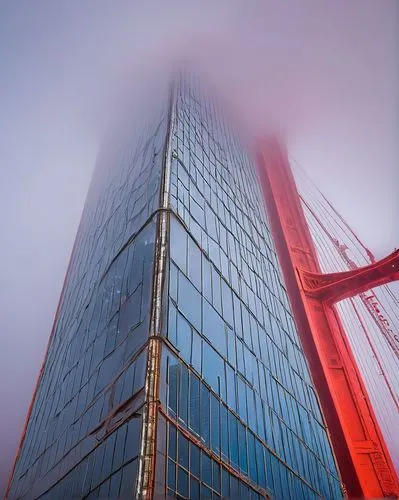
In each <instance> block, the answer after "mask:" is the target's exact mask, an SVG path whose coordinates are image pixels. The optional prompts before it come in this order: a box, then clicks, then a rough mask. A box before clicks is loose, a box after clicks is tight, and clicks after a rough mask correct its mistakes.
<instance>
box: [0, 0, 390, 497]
mask: <svg viewBox="0 0 399 500" xmlns="http://www.w3.org/2000/svg"><path fill="white" fill-rule="evenodd" d="M398 9H399V5H398V2H397V0H380V1H378V2H377V1H375V0H352V1H351V2H348V1H347V0H335V1H329V0H291V1H289V0H283V1H266V0H263V1H255V0H253V1H241V2H237V1H230V2H225V1H220V2H215V1H213V2H211V1H206V0H202V1H198V2H196V1H192V2H188V1H185V2H183V1H181V2H177V1H169V2H167V3H165V2H161V1H159V2H149V1H146V2H142V3H140V2H132V1H127V0H119V1H118V2H110V1H103V0H91V1H90V0H87V1H86V2H83V1H82V0H68V1H61V0H58V1H57V0H47V1H46V0H36V1H35V2H32V1H31V0H25V1H22V0H9V1H3V2H1V4H0V75H1V78H0V231H1V232H0V234H1V240H0V241H1V245H0V335H1V340H0V341H1V345H0V372H1V373H0V401H1V402H2V412H1V415H0V474H1V476H0V482H1V485H2V487H4V484H5V482H6V479H7V476H8V474H9V471H10V466H11V463H12V460H13V456H14V453H15V451H16V447H17V442H18V439H19V437H20V433H21V431H22V427H23V422H24V420H25V416H26V412H27V408H28V405H29V402H30V398H31V395H32V391H33V388H34V385H35V382H36V378H37V375H38V372H39V368H40V364H41V362H42V358H43V353H44V350H45V346H46V343H47V340H48V337H49V334H50V330H51V324H52V321H53V317H54V313H55V309H56V304H57V301H58V297H59V293H60V290H61V286H62V281H63V277H64V274H65V271H66V266H67V262H68V257H69V254H70V251H71V247H72V244H73V240H74V237H75V234H76V229H77V225H78V222H79V218H80V214H81V211H82V208H83V203H84V199H85V195H86V192H87V188H88V183H89V181H90V177H91V174H92V169H93V166H94V163H95V158H96V154H97V150H98V148H99V145H100V143H101V139H102V137H103V134H104V131H105V129H106V128H107V126H108V124H109V123H110V122H111V121H112V117H113V116H115V115H118V113H119V111H120V110H121V108H123V107H124V102H125V99H130V98H131V97H132V96H134V95H137V96H139V95H140V92H143V89H144V90H145V85H146V84H147V83H148V82H150V81H155V79H157V78H161V77H162V75H165V74H166V73H167V72H168V71H169V70H170V69H171V68H175V67H178V65H179V64H180V63H181V62H183V61H185V62H186V61H189V62H190V64H192V65H193V66H195V67H196V68H198V71H200V72H202V73H203V74H204V76H205V77H206V79H207V80H208V81H209V82H211V83H212V85H214V86H215V89H217V90H218V91H219V92H221V93H222V94H223V96H224V97H225V98H226V99H227V100H228V101H229V102H230V103H231V105H232V107H233V109H234V112H235V113H236V114H237V116H238V117H239V119H240V120H241V123H242V124H243V125H244V128H245V129H246V131H247V132H248V133H250V134H252V135H253V136H261V135H262V134H266V133H268V132H269V131H270V130H274V129H276V128H277V129H279V130H284V133H285V134H286V137H287V140H288V145H289V149H290V152H291V154H292V155H293V156H294V158H295V159H296V160H297V161H298V162H299V163H300V164H301V165H302V166H303V167H304V168H305V169H306V170H307V172H308V173H309V174H310V175H311V176H312V177H313V179H314V180H315V182H316V183H317V184H318V185H319V186H320V188H321V189H322V190H323V191H324V192H325V193H326V195H327V196H328V197H329V198H330V200H331V201H332V203H333V204H335V206H336V207H337V208H338V210H339V211H340V212H341V213H342V214H343V216H344V217H345V218H346V219H347V220H348V222H349V223H350V224H351V225H352V227H353V228H354V229H355V230H356V231H357V233H358V234H359V235H360V237H361V238H362V239H363V240H364V242H365V243H366V244H367V245H368V246H369V247H370V248H371V249H372V250H373V251H374V252H375V253H376V255H377V256H379V257H381V256H383V255H384V254H385V253H388V252H390V251H392V250H393V248H394V247H395V246H397V242H398V239H399V223H398V217H397V214H398V208H399V207H398V201H397V189H398V185H399V183H398V181H399V172H398V160H399V151H398V146H397V145H396V142H397V141H396V138H397V136H398V120H399V96H398V88H399V66H398V48H397V47H398V46H399V43H398V42H399V40H398ZM0 489H1V487H0Z"/></svg>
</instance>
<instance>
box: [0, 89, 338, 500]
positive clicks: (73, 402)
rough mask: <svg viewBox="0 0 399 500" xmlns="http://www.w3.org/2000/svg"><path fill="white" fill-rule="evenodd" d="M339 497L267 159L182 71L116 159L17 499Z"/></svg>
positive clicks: (65, 296) (24, 457) (60, 327)
mask: <svg viewBox="0 0 399 500" xmlns="http://www.w3.org/2000/svg"><path fill="white" fill-rule="evenodd" d="M165 496H170V497H177V498H191V499H195V498H220V497H224V498H261V497H272V498H278V499H287V498H295V499H309V498H315V497H323V498H341V497H342V496H343V493H342V490H341V485H340V479H339V475H338V472H337V468H336V463H335V460H334V456H333V452H332V449H331V445H330V441H329V438H328V433H327V430H326V427H325V424H324V421H323V417H322V415H321V412H320V408H319V403H318V399H317V397H316V395H315V391H314V388H313V385H312V381H311V379H310V376H309V370H308V366H307V363H306V360H305V358H304V354H303V351H302V348H301V344H300V341H299V338H298V334H297V332H296V328H295V324H294V321H293V317H292V313H291V308H290V305H289V303H288V299H287V294H286V290H285V288H284V283H283V279H282V275H281V271H280V267H279V264H278V261H277V256H276V251H275V248H274V244H273V239H272V236H271V233H270V229H269V224H268V219H267V215H266V213H265V209H264V204H263V199H262V195H261V191H260V188H259V184H258V178H257V174H256V170H255V168H254V164H253V162H252V160H251V157H250V155H249V153H248V152H247V151H246V148H245V147H243V145H242V144H240V142H239V140H238V139H237V137H236V135H235V134H234V133H233V132H232V130H231V127H229V126H228V125H227V123H226V120H225V118H224V117H223V113H222V111H221V108H220V106H219V105H218V104H217V103H216V102H215V100H212V99H208V98H206V97H204V95H203V94H202V92H201V90H200V89H198V87H197V86H196V84H195V83H192V82H189V81H188V79H180V80H179V82H178V83H176V84H175V85H174V86H173V91H172V92H171V95H170V96H169V97H168V98H165V99H164V100H163V102H162V103H161V104H160V105H159V106H155V105H154V106H152V108H151V112H150V113H148V115H147V116H146V117H145V119H141V120H138V121H137V120H136V121H135V123H134V124H133V125H132V124H129V122H126V123H125V126H124V129H123V133H121V134H120V133H115V134H114V136H113V137H112V138H111V139H110V140H109V141H108V142H107V143H106V145H105V146H104V148H103V151H102V152H101V154H100V156H99V160H98V164H97V167H96V170H95V174H94V177H93V180H92V183H91V187H90V190H89V194H88V198H87V202H86V205H85V208H84V213H83V216H82V221H81V224H80V227H79V230H78V234H77V238H76V242H75V246H74V249H73V253H72V257H71V262H70V265H69V269H68V273H67V277H66V281H65V285H64V289H63V292H62V296H61V300H60V305H59V308H58V311H57V314H56V319H55V324H54V329H53V332H52V336H51V339H50V343H49V347H48V352H47V355H46V359H45V363H44V365H43V368H42V372H41V375H40V378H39V382H38V385H37V389H36V392H35V395H34V399H33V403H32V406H31V410H30V414H29V417H28V421H27V427H26V431H25V434H24V437H23V440H22V444H21V447H20V450H19V454H18V457H17V461H16V464H15V468H14V472H13V476H12V479H11V483H10V488H9V492H8V498H11V499H14V498H26V499H33V498H49V499H53V498H54V499H60V498H66V499H69V498H132V497H137V498H152V497H154V498H163V497H165Z"/></svg>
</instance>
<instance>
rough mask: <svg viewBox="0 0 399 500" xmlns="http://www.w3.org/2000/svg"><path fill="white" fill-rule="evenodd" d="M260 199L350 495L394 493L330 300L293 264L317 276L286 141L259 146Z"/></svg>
mask: <svg viewBox="0 0 399 500" xmlns="http://www.w3.org/2000/svg"><path fill="white" fill-rule="evenodd" d="M257 158H258V167H259V174H260V178H261V184H262V189H263V193H264V197H265V204H266V208H267V211H268V214H269V218H270V222H271V228H272V232H273V234H274V240H275V243H276V248H277V252H278V255H279V260H280V263H281V267H282V270H283V274H284V277H285V282H286V286H287V290H288V294H289V298H290V301H291V305H292V309H293V312H294V316H295V320H296V323H297V327H298V332H299V334H300V337H301V341H302V344H303V348H304V351H305V354H306V356H307V359H308V363H309V367H310V370H311V373H312V378H313V381H314V384H315V386H316V389H317V392H318V395H319V399H320V403H321V406H322V409H323V413H324V417H325V420H326V423H327V426H328V429H329V432H330V437H331V442H332V445H333V448H334V452H335V456H336V458H337V462H338V466H339V469H340V473H341V477H342V480H343V482H344V484H345V487H346V490H347V492H348V496H349V497H352V498H353V497H357V498H358V497H374V498H375V497H384V496H393V497H397V496H398V494H399V486H398V479H397V476H396V473H395V470H394V468H393V465H392V461H391V457H390V455H389V453H388V451H387V448H386V445H385V442H384V439H383V437H382V434H381V431H380V429H379V426H378V423H377V421H376V418H375V415H374V411H373V408H372V406H371V403H370V400H369V397H368V395H367V392H366V389H365V386H364V383H363V381H362V378H361V375H360V372H359V370H358V367H357V365H356V361H355V359H354V357H353V354H352V351H351V348H350V346H349V344H348V341H347V339H346V337H345V332H344V329H343V327H342V325H341V322H340V320H339V317H338V314H337V313H336V311H335V309H334V307H333V306H331V305H329V304H327V303H326V302H325V301H324V300H322V299H320V298H319V297H314V296H309V295H307V294H306V292H305V290H304V288H303V283H302V281H301V278H300V273H299V272H298V270H299V269H301V270H302V271H306V272H307V273H314V274H315V275H321V271H320V267H319V264H318V260H317V256H316V251H315V248H314V245H313V241H312V238H311V235H310V232H309V228H308V226H307V223H306V219H305V216H304V214H303V211H302V206H301V202H300V199H299V195H298V192H297V189H296V185H295V181H294V178H293V175H292V172H291V169H290V166H289V162H288V157H287V154H286V151H285V150H284V148H283V147H282V146H281V145H280V144H279V143H278V141H276V140H275V139H269V140H266V141H263V142H262V143H260V144H259V146H258V154H257Z"/></svg>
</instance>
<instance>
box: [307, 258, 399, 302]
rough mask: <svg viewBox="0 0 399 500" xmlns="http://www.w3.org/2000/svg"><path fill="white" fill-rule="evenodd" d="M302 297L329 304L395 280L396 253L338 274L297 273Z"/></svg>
mask: <svg viewBox="0 0 399 500" xmlns="http://www.w3.org/2000/svg"><path fill="white" fill-rule="evenodd" d="M299 275H300V278H301V282H302V288H303V290H304V291H305V293H306V295H308V296H309V297H314V298H317V299H319V300H322V301H324V302H328V303H329V304H332V303H334V302H338V301H340V300H343V299H347V298H349V297H353V296H354V295H359V294H360V293H363V292H365V291H366V290H370V288H375V287H377V286H381V285H385V284H387V283H390V282H392V281H397V280H399V250H396V251H395V252H393V253H391V254H390V255H388V257H385V258H384V259H381V260H378V261H376V262H374V263H373V264H369V265H368V266H364V267H358V268H356V269H351V270H350V271H343V272H338V273H329V274H321V273H313V272H309V271H306V270H302V271H299Z"/></svg>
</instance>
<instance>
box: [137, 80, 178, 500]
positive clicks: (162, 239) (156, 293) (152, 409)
mask: <svg viewBox="0 0 399 500" xmlns="http://www.w3.org/2000/svg"><path fill="white" fill-rule="evenodd" d="M167 120H168V127H167V133H166V139H165V150H164V158H163V165H162V181H161V190H160V205H161V207H160V209H161V210H160V213H159V215H158V221H157V228H156V245H155V262H154V274H153V287H152V297H151V313H150V331H149V341H148V354H147V368H146V380H145V405H144V410H143V423H142V436H141V446H140V458H139V469H138V475H137V487H136V498H148V499H150V498H152V497H153V493H154V476H155V460H156V445H157V443H156V440H157V421H158V405H159V379H160V363H161V345H162V338H161V329H162V306H163V298H164V286H165V282H166V279H167V276H166V273H167V257H168V246H169V238H168V227H169V214H168V207H169V190H170V165H171V157H172V133H173V125H174V120H175V88H174V84H172V87H171V90H170V95H169V110H168V117H167Z"/></svg>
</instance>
